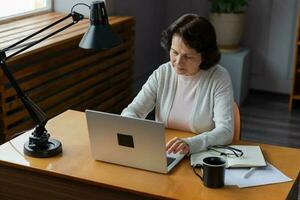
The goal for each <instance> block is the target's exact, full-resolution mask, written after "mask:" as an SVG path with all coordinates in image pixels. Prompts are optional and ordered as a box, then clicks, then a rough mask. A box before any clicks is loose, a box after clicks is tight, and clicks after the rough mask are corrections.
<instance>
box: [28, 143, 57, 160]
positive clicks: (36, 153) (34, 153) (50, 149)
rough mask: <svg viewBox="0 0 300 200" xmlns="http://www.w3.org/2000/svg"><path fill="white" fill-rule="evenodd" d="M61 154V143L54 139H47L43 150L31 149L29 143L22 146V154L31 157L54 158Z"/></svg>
mask: <svg viewBox="0 0 300 200" xmlns="http://www.w3.org/2000/svg"><path fill="white" fill-rule="evenodd" d="M61 152H62V145H61V142H60V141H58V140H55V139H49V140H48V142H47V145H46V147H45V148H42V149H41V148H32V147H30V145H29V141H28V142H26V143H25V144H24V153H25V154H26V155H28V156H31V157H36V158H47V157H52V156H56V155H57V154H60V153H61Z"/></svg>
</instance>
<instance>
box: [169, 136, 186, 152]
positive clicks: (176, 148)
mask: <svg viewBox="0 0 300 200" xmlns="http://www.w3.org/2000/svg"><path fill="white" fill-rule="evenodd" d="M166 149H167V153H177V152H180V153H181V154H188V153H189V151H190V148H189V146H188V144H187V143H186V142H185V141H183V140H182V139H180V138H178V137H175V138H173V139H171V140H170V141H169V142H168V143H167V145H166Z"/></svg>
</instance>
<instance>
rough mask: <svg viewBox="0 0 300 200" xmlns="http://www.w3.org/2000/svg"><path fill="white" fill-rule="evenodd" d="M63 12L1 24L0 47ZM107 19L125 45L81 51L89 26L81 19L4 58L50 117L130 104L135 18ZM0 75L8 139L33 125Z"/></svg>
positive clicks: (24, 88) (2, 112) (0, 92)
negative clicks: (83, 37)
mask: <svg viewBox="0 0 300 200" xmlns="http://www.w3.org/2000/svg"><path fill="white" fill-rule="evenodd" d="M63 16H64V15H61V14H57V13H52V14H44V15H41V16H40V17H32V18H30V19H24V20H19V21H18V22H11V23H9V24H7V25H0V47H1V48H2V47H4V46H7V45H8V44H12V43H14V42H16V41H18V40H20V38H22V37H24V36H27V35H28V34H30V33H32V32H35V31H36V30H38V29H40V28H42V27H44V26H46V24H50V23H52V22H53V21H56V20H57V19H59V18H61V17H63ZM109 21H110V23H111V24H112V28H113V30H114V31H115V32H117V33H118V34H119V35H120V37H121V38H122V39H123V42H124V43H123V44H122V45H120V46H118V47H115V48H113V49H110V50H106V51H86V50H82V49H79V48H78V47H77V45H78V42H79V40H80V39H81V37H82V35H83V33H84V32H85V31H86V28H87V27H88V24H89V22H88V20H84V21H82V22H80V23H78V24H77V25H74V26H72V27H70V28H68V29H66V30H65V31H63V32H61V33H59V34H57V35H55V36H54V37H52V38H49V39H47V40H46V41H45V42H43V43H40V44H38V45H36V46H35V47H34V48H32V49H29V50H27V51H25V52H24V53H22V54H20V55H18V56H15V57H14V58H12V59H10V60H9V61H8V62H7V64H8V66H9V68H10V70H11V71H12V72H13V74H14V76H15V77H16V79H17V80H18V82H19V84H20V86H21V88H22V89H23V90H24V91H26V93H27V94H28V96H29V97H30V98H32V99H33V100H34V101H35V102H36V103H37V104H38V105H39V106H40V107H41V108H42V109H43V110H44V111H45V112H46V113H47V116H48V117H49V118H51V117H53V116H56V115H57V114H60V113H61V112H63V111H65V110H66V109H70V108H73V109H74V108H75V109H80V110H84V109H87V108H89V109H94V108H99V109H102V110H103V109H104V110H110V111H114V112H120V111H121V110H122V109H123V108H124V107H125V106H126V105H127V104H128V103H129V99H131V98H130V97H131V82H132V71H131V66H132V65H133V61H132V59H133V36H134V27H133V26H134V20H133V19H132V18H131V17H110V18H109ZM64 23H68V22H64ZM62 24H63V23H62ZM62 24H59V25H58V26H57V27H61V26H63V25H62ZM12 26H15V27H14V28H12ZM1 27H2V30H3V31H1ZM57 27H56V28H57ZM49 32H50V31H46V32H45V33H42V34H41V35H39V36H38V37H42V36H43V35H46V34H47V33H49ZM35 39H36V38H35ZM35 39H33V40H35ZM11 52H13V51H11ZM11 52H10V53H11ZM0 76H1V77H2V78H1V86H0V95H1V105H2V106H1V109H0V115H1V118H0V123H1V124H0V128H1V130H3V131H2V132H4V133H5V134H6V136H7V138H8V137H9V135H12V134H14V133H16V132H20V131H23V130H26V129H28V128H30V127H32V126H33V123H32V120H31V118H30V117H29V114H28V112H27V110H26V109H25V108H24V106H23V105H22V104H21V102H20V100H19V99H18V98H17V96H16V93H15V91H14V89H13V88H11V86H10V84H9V82H8V80H7V78H6V77H3V75H2V73H1V74H0ZM1 126H2V127H1ZM2 136H3V134H2ZM0 140H1V135H0Z"/></svg>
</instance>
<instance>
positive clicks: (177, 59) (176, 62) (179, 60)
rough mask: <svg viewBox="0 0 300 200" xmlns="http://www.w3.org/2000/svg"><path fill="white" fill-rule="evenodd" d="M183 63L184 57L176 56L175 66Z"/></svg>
mask: <svg viewBox="0 0 300 200" xmlns="http://www.w3.org/2000/svg"><path fill="white" fill-rule="evenodd" d="M182 62H183V59H182V56H181V55H178V56H176V59H175V64H176V65H180V64H182Z"/></svg>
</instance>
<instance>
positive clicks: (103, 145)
mask: <svg viewBox="0 0 300 200" xmlns="http://www.w3.org/2000/svg"><path fill="white" fill-rule="evenodd" d="M85 114H86V119H87V125H88V132H89V139H90V146H91V152H92V156H93V158H94V159H95V160H99V161H105V162H109V163H115V164H119V165H124V166H129V167H134V168H139V169H144V170H149V171H154V172H159V173H168V172H169V171H170V170H171V169H173V168H174V167H175V166H176V164H178V163H179V162H180V160H182V158H183V157H184V155H183V154H180V153H176V154H173V153H172V154H167V153H166V143H165V127H164V124H163V123H161V122H156V121H151V120H146V119H138V118H130V117H124V116H121V115H116V114H111V113H105V112H99V111H93V110H86V111H85Z"/></svg>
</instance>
